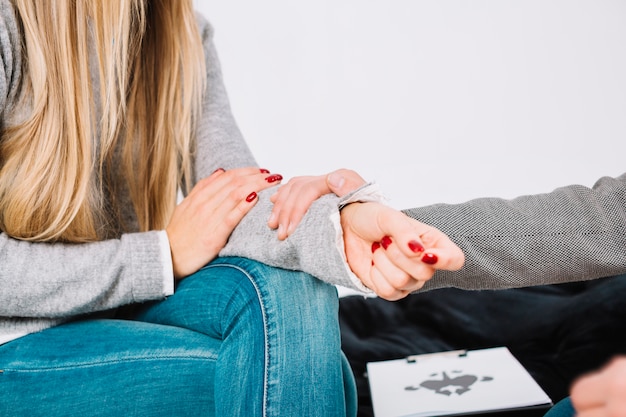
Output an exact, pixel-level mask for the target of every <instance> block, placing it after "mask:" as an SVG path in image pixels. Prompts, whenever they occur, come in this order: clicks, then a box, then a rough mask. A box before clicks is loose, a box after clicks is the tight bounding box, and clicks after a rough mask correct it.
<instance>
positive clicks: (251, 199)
mask: <svg viewBox="0 0 626 417" xmlns="http://www.w3.org/2000/svg"><path fill="white" fill-rule="evenodd" d="M255 198H256V193H255V192H254V191H252V192H251V193H250V194H249V195H248V196H247V197H246V201H247V202H248V203H251V202H252V201H254V199H255Z"/></svg>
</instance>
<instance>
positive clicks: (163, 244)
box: [157, 230, 174, 296]
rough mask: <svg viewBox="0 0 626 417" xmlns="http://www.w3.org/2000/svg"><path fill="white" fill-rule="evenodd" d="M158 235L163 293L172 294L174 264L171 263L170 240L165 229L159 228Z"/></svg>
mask: <svg viewBox="0 0 626 417" xmlns="http://www.w3.org/2000/svg"><path fill="white" fill-rule="evenodd" d="M157 233H158V236H159V249H160V252H161V260H162V265H163V293H164V295H165V296H168V295H172V294H174V265H172V253H171V251H170V240H169V239H168V237H167V233H166V232H165V230H161V231H159V232H157Z"/></svg>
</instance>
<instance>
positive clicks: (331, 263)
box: [220, 190, 363, 289]
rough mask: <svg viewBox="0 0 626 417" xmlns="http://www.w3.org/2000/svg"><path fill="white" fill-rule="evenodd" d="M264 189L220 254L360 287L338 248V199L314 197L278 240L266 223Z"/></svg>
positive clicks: (267, 209) (268, 206) (267, 205)
mask: <svg viewBox="0 0 626 417" xmlns="http://www.w3.org/2000/svg"><path fill="white" fill-rule="evenodd" d="M272 192H273V191H272V190H267V191H266V192H263V193H261V194H260V195H259V202H258V203H257V206H256V207H254V209H253V210H252V211H251V212H250V213H248V215H247V216H246V217H245V218H244V219H243V220H242V221H241V223H240V224H239V225H238V226H237V228H235V230H234V231H233V233H232V235H231V236H230V239H229V241H228V243H227V245H226V246H225V247H224V249H223V250H222V251H221V252H220V255H222V256H243V257H247V258H251V259H255V260H257V261H260V262H263V263H266V264H268V265H272V266H276V267H280V268H285V269H291V270H301V271H304V272H307V273H309V274H311V275H313V276H315V277H317V278H319V279H321V280H323V281H326V282H328V283H331V284H337V285H342V286H346V287H351V288H357V289H363V288H362V287H359V285H358V279H357V278H356V277H355V276H354V274H352V273H351V272H350V268H349V266H348V265H347V263H346V262H345V255H344V254H343V249H342V241H341V239H342V234H341V229H340V225H339V218H338V216H339V204H340V201H341V200H340V199H339V198H337V197H335V196H334V195H326V196H324V197H322V198H320V199H318V200H316V201H315V202H314V203H313V204H312V206H311V207H310V209H309V211H308V212H307V214H306V215H305V216H304V218H303V219H302V221H301V222H300V224H299V225H298V227H297V228H296V230H295V232H294V233H293V234H292V235H290V236H289V237H288V238H287V239H285V240H282V241H281V240H278V238H277V232H276V231H275V230H272V229H271V228H269V227H268V225H267V220H268V218H269V216H270V213H271V209H272V204H271V202H270V201H269V196H270V195H271V193H272Z"/></svg>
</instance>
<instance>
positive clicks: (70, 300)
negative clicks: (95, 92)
mask: <svg viewBox="0 0 626 417" xmlns="http://www.w3.org/2000/svg"><path fill="white" fill-rule="evenodd" d="M198 24H199V27H200V32H201V34H202V39H203V42H204V51H205V60H206V66H207V79H208V82H207V85H208V89H207V91H206V94H205V96H204V101H203V118H202V120H201V121H200V123H199V126H198V131H197V143H196V149H197V151H196V154H195V161H194V179H193V181H194V183H195V182H196V181H197V180H198V179H201V178H203V177H206V176H208V175H209V174H210V173H212V172H213V171H214V170H215V169H217V168H218V167H222V168H225V169H229V168H235V167H243V166H254V165H256V162H255V160H254V158H253V156H252V154H251V153H250V150H249V149H248V147H247V145H246V143H245V141H244V140H243V138H242V135H241V133H240V131H239V130H238V128H237V125H236V123H235V120H234V118H233V116H232V114H231V111H230V106H229V102H228V98H227V95H226V91H225V89H224V85H223V82H222V76H221V72H220V67H219V62H218V58H217V55H216V52H215V49H214V46H213V42H212V36H213V32H212V28H211V26H210V25H209V24H208V23H207V22H206V20H204V19H203V18H202V17H200V16H198ZM20 36H21V35H20V33H19V31H18V26H17V23H16V19H15V14H14V11H13V8H12V6H11V4H10V2H9V1H8V0H0V59H1V60H2V62H1V63H0V71H2V72H1V73H0V112H1V113H0V120H2V121H6V118H7V115H8V114H9V110H10V109H11V108H12V106H13V103H14V102H15V101H16V100H15V98H16V97H19V95H20V94H21V91H20V79H21V77H22V74H21V60H22V51H21V50H20ZM96 85H97V84H96ZM0 140H1V139H0ZM122 188H123V187H122ZM270 194H271V190H266V192H263V193H260V196H259V202H258V204H257V205H256V206H255V208H254V209H253V210H252V212H251V213H249V215H248V216H247V217H246V218H245V220H244V221H243V222H242V224H241V225H240V226H239V227H238V229H237V230H236V231H235V232H234V233H233V235H232V237H231V238H230V240H229V243H228V244H227V246H226V247H225V248H224V249H223V252H222V254H221V255H224V256H226V255H233V256H236V255H237V256H246V257H250V258H254V259H257V260H260V261H262V262H265V263H267V264H271V265H275V266H280V267H283V268H288V269H296V270H303V271H306V272H309V273H311V274H312V275H315V276H317V277H319V278H320V279H323V280H325V281H327V282H329V283H333V284H341V285H344V286H349V287H355V286H358V280H357V279H356V277H354V276H353V275H351V273H350V272H349V271H350V270H349V267H348V266H347V264H346V263H345V261H344V255H343V251H342V250H341V231H340V227H339V223H338V204H339V203H340V200H339V199H338V198H336V197H334V196H326V197H324V198H321V199H320V200H318V201H317V202H315V203H314V204H313V207H312V208H311V210H310V211H309V213H308V215H307V216H306V217H305V219H304V220H303V222H302V223H301V224H300V225H299V227H298V228H297V230H296V231H295V233H294V234H293V235H292V236H290V237H289V238H288V239H287V240H285V241H282V242H281V241H279V240H278V239H277V238H276V236H275V232H274V231H273V230H270V229H269V228H268V227H267V225H266V224H267V219H268V218H269V213H270V211H271V203H270V201H269V195H270ZM116 197H117V198H118V199H119V201H121V202H124V203H125V206H126V207H127V208H130V207H132V206H131V202H130V199H129V197H128V195H124V194H120V195H118V196H116ZM124 216H125V217H126V218H125V219H124V221H125V224H131V225H132V224H136V219H135V218H134V214H133V212H132V210H129V209H127V210H124ZM164 247H165V249H164ZM0 265H2V267H1V268H0V343H2V342H5V341H7V340H11V339H13V338H15V337H19V336H21V335H24V334H27V333H31V332H34V331H38V330H42V329H45V328H48V327H50V326H54V325H57V324H60V323H63V322H66V321H68V320H69V319H71V318H73V317H76V316H79V315H84V314H89V313H94V312H99V311H105V310H111V309H115V308H116V307H120V306H122V305H126V304H130V303H135V302H142V301H146V300H155V299H162V298H164V297H166V296H167V295H169V294H170V293H171V288H172V287H173V284H172V282H173V276H171V273H170V274H169V276H168V273H167V271H168V270H170V271H171V259H170V255H169V247H168V246H167V238H166V235H165V232H164V231H152V232H144V233H140V232H135V233H126V234H123V235H120V236H118V238H116V239H110V240H105V241H101V242H96V243H87V244H62V243H54V244H51V243H30V242H25V241H20V240H16V239H12V238H10V237H9V236H7V235H6V234H4V233H1V234H0Z"/></svg>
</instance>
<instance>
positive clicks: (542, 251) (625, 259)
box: [405, 175, 626, 289]
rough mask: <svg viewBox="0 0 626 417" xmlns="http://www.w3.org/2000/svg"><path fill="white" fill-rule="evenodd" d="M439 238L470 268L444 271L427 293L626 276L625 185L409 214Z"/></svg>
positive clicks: (620, 181) (613, 182) (618, 181)
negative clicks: (456, 248) (445, 238)
mask: <svg viewBox="0 0 626 417" xmlns="http://www.w3.org/2000/svg"><path fill="white" fill-rule="evenodd" d="M405 213H406V214H407V215H409V216H410V217H413V218H415V219H417V220H420V221H423V222H424V223H427V224H430V225H432V226H435V227H437V228H439V229H440V230H442V231H443V232H444V233H446V234H448V235H449V236H450V238H451V239H452V240H453V241H454V242H455V243H456V244H457V245H459V247H460V248H461V249H462V250H463V251H464V253H465V256H466V261H465V266H464V267H463V268H462V269H461V270H460V271H456V272H444V271H439V272H437V273H436V275H435V276H434V278H433V279H432V280H430V281H429V282H428V283H427V284H426V286H425V289H433V288H439V287H450V286H452V287H458V288H466V289H486V288H508V287H521V286H529V285H539V284H552V283H562V282H570V281H580V280H588V279H594V278H599V277H604V276H612V275H617V274H622V273H625V272H626V177H625V176H624V175H623V176H621V177H619V178H603V179H601V180H599V181H598V182H597V183H596V184H595V185H594V187H593V188H587V187H583V186H577V185H574V186H568V187H563V188H559V189H556V190H555V191H553V192H551V193H547V194H540V195H534V196H524V197H519V198H516V199H513V200H503V199H496V198H487V199H477V200H472V201H469V202H467V203H464V204H457V205H434V206H429V207H424V208H415V209H409V210H405Z"/></svg>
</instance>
